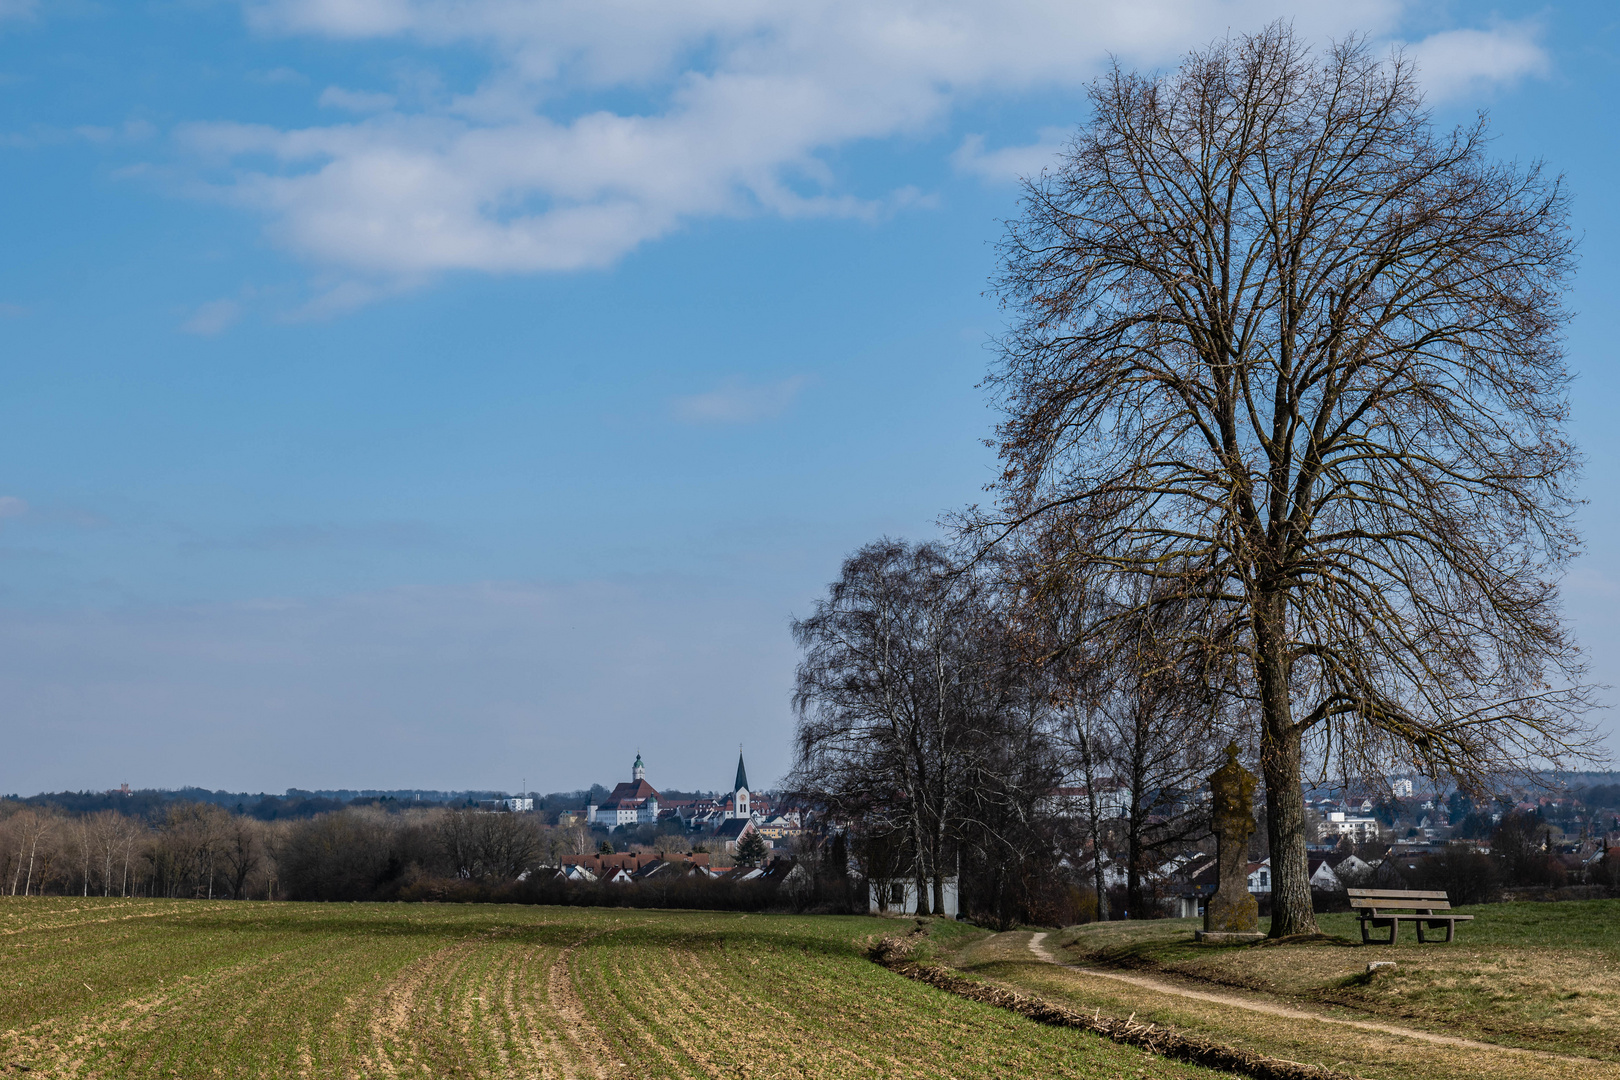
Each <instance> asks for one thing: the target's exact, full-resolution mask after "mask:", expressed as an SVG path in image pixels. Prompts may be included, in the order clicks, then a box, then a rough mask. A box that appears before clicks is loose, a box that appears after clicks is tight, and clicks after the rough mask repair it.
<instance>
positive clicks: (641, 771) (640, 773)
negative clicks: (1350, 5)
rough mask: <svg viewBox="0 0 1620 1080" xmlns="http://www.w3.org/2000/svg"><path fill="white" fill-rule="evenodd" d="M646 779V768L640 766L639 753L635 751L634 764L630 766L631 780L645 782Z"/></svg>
mask: <svg viewBox="0 0 1620 1080" xmlns="http://www.w3.org/2000/svg"><path fill="white" fill-rule="evenodd" d="M646 778H647V769H646V766H644V765H642V764H641V752H640V751H639V750H638V751H636V763H635V764H634V765H632V766H630V779H631V780H645V779H646Z"/></svg>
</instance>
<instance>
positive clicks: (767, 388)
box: [672, 375, 807, 424]
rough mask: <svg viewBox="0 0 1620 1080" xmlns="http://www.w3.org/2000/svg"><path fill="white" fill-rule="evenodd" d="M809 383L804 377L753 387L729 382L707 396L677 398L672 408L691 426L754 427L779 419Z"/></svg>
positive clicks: (738, 382) (757, 384) (727, 380)
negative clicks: (758, 423)
mask: <svg viewBox="0 0 1620 1080" xmlns="http://www.w3.org/2000/svg"><path fill="white" fill-rule="evenodd" d="M806 382H807V380H806V379H805V377H804V376H802V375H794V376H792V377H791V378H787V379H783V380H782V381H780V382H772V383H754V384H750V383H747V382H745V381H743V380H741V379H736V378H732V379H726V380H724V381H722V382H721V383H720V385H719V386H717V387H715V388H714V389H713V390H710V391H708V392H707V393H703V394H692V395H691V396H689V397H678V398H676V399H675V400H674V402H673V403H672V406H673V409H674V413H675V416H676V417H677V418H678V419H680V420H684V421H686V422H687V423H689V424H751V423H754V422H755V421H757V420H767V419H769V418H771V417H773V416H780V415H781V414H782V413H783V412H784V411H786V409H787V407H788V406H789V405H791V404H793V399H794V398H796V397H798V396H799V391H801V390H803V389H804V387H805V384H806Z"/></svg>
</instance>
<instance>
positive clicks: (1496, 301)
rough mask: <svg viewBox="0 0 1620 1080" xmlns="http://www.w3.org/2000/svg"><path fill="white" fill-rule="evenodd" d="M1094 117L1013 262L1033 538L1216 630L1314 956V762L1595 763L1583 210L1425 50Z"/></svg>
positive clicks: (1022, 474) (1293, 917)
mask: <svg viewBox="0 0 1620 1080" xmlns="http://www.w3.org/2000/svg"><path fill="white" fill-rule="evenodd" d="M1092 103H1093V105H1094V109H1095V115H1094V119H1093V120H1092V121H1091V122H1090V123H1089V124H1088V125H1086V126H1084V127H1082V129H1081V130H1080V131H1079V132H1078V133H1077V135H1076V137H1075V138H1074V140H1073V142H1072V143H1071V144H1070V146H1069V147H1068V149H1067V150H1066V152H1065V153H1064V155H1063V157H1062V158H1061V160H1060V162H1059V163H1058V164H1057V165H1056V167H1055V168H1054V169H1053V170H1051V171H1049V172H1047V173H1044V174H1043V175H1042V176H1041V177H1039V178H1037V179H1034V180H1031V181H1030V182H1029V183H1028V184H1027V187H1026V193H1025V199H1024V203H1023V210H1022V213H1021V215H1020V216H1019V217H1018V218H1017V219H1016V220H1014V221H1013V222H1011V223H1010V225H1009V229H1008V233H1007V236H1006V239H1005V241H1004V246H1003V252H1002V254H1003V256H1004V261H1003V272H1002V276H1001V278H1000V280H999V283H998V289H999V292H1000V295H1001V297H1002V298H1003V301H1004V303H1005V304H1006V305H1007V307H1008V308H1009V310H1010V312H1011V313H1012V316H1013V318H1012V321H1011V325H1010V329H1009V331H1008V332H1007V334H1006V336H1005V337H1004V339H1003V340H1002V342H1001V359H1000V362H999V364H998V365H997V366H996V368H995V369H994V370H993V372H992V374H991V378H990V382H991V385H992V387H993V388H994V389H995V390H996V391H997V392H998V394H999V397H1000V400H1001V402H1002V404H1003V406H1004V408H1005V410H1006V420H1005V422H1004V424H1003V426H1002V427H1001V429H1000V438H1001V454H1002V457H1003V460H1004V462H1005V474H1004V478H1003V492H1004V495H1005V507H1004V509H1005V510H1006V511H1007V513H1006V514H1005V515H1004V516H1005V518H1006V522H1007V524H1008V525H1010V526H1015V525H1019V524H1023V525H1028V526H1033V527H1039V525H1040V523H1041V521H1042V520H1043V517H1044V516H1045V515H1048V514H1051V513H1053V512H1054V511H1055V512H1056V513H1057V514H1058V515H1059V516H1060V517H1061V519H1062V520H1063V521H1065V522H1067V523H1072V522H1074V521H1081V522H1083V523H1084V525H1083V527H1082V528H1080V529H1079V530H1078V531H1077V535H1079V536H1082V537H1083V542H1081V543H1077V544H1075V545H1071V546H1070V547H1069V548H1068V549H1067V551H1068V554H1067V555H1066V556H1065V558H1066V559H1068V560H1070V561H1071V562H1072V564H1073V565H1071V566H1068V567H1065V568H1064V571H1065V572H1066V573H1074V574H1079V575H1083V576H1085V577H1086V578H1087V579H1088V580H1089V581H1091V582H1093V587H1095V588H1097V589H1099V590H1102V591H1104V592H1107V593H1110V594H1116V595H1136V596H1140V597H1144V598H1146V600H1145V601H1144V602H1146V603H1148V604H1157V603H1161V602H1173V603H1175V604H1178V605H1180V606H1182V607H1183V608H1188V607H1189V606H1190V607H1191V608H1194V609H1197V608H1198V607H1199V605H1202V611H1201V614H1200V617H1199V618H1198V619H1197V620H1196V624H1197V627H1198V630H1197V633H1198V634H1199V635H1200V637H1201V640H1200V641H1199V642H1198V643H1196V644H1197V646H1198V647H1199V648H1202V649H1205V650H1208V651H1209V653H1210V655H1213V656H1221V657H1225V658H1226V659H1227V661H1228V662H1230V663H1231V664H1232V665H1233V666H1234V676H1235V677H1237V678H1240V679H1241V685H1245V686H1246V687H1247V688H1248V689H1247V693H1248V694H1249V695H1250V699H1251V704H1252V706H1253V712H1254V714H1255V715H1256V717H1257V723H1258V728H1259V731H1258V739H1257V742H1258V744H1259V748H1260V765H1261V768H1262V771H1263V774H1264V780H1265V785H1266V799H1267V822H1268V830H1269V839H1270V844H1271V852H1272V865H1273V867H1274V871H1275V889H1274V893H1273V896H1274V913H1275V914H1274V916H1273V922H1272V934H1273V935H1274V936H1285V935H1289V934H1294V933H1301V932H1309V931H1311V930H1314V929H1315V919H1314V916H1313V914H1312V911H1311V900H1310V888H1309V883H1308V880H1307V876H1306V853H1305V844H1306V839H1307V838H1306V836H1305V813H1304V805H1303V797H1302V793H1301V780H1300V774H1301V768H1302V764H1303V763H1305V762H1306V761H1307V760H1310V759H1311V758H1312V756H1313V755H1314V756H1315V757H1316V758H1317V759H1318V760H1320V759H1321V758H1322V756H1323V755H1327V754H1341V755H1346V756H1348V757H1350V758H1355V759H1358V760H1360V761H1362V762H1363V764H1364V766H1366V767H1376V766H1377V764H1378V763H1380V762H1387V761H1389V760H1390V759H1399V760H1402V761H1405V762H1407V763H1410V764H1411V765H1414V766H1417V767H1421V768H1423V769H1425V770H1427V771H1429V772H1431V773H1436V774H1449V775H1450V776H1452V777H1454V778H1456V779H1458V780H1460V781H1463V782H1465V783H1470V782H1477V781H1478V780H1479V779H1480V778H1481V777H1482V776H1483V775H1484V774H1486V773H1487V772H1489V771H1490V770H1493V769H1496V768H1498V767H1500V766H1503V765H1505V764H1510V763H1513V762H1525V761H1530V760H1535V759H1538V758H1557V757H1559V756H1561V755H1564V754H1567V753H1570V752H1580V751H1581V750H1582V749H1583V747H1585V746H1586V745H1587V744H1586V742H1585V740H1586V738H1587V729H1586V728H1585V727H1584V726H1583V725H1582V723H1581V721H1580V719H1579V713H1580V710H1581V708H1582V707H1583V705H1584V703H1585V696H1584V694H1583V692H1582V691H1581V689H1580V688H1579V683H1580V680H1581V669H1580V666H1579V659H1578V657H1577V654H1576V650H1575V649H1574V647H1573V643H1572V641H1571V640H1570V638H1569V636H1568V635H1567V633H1566V631H1565V630H1564V628H1563V626H1562V624H1561V622H1560V619H1559V614H1558V608H1557V578H1558V575H1559V572H1560V568H1561V567H1562V566H1563V565H1564V563H1565V562H1566V560H1567V559H1568V558H1569V557H1570V556H1571V555H1572V554H1573V552H1574V551H1575V550H1576V546H1577V539H1576V536H1575V535H1574V532H1573V529H1572V525H1571V520H1570V512H1571V509H1572V505H1573V504H1572V491H1571V488H1572V484H1573V482H1574V480H1575V473H1576V471H1577V467H1578V458H1577V454H1576V452H1575V450H1574V448H1573V447H1572V446H1571V444H1570V442H1569V440H1568V438H1567V437H1566V435H1565V432H1564V425H1565V421H1566V416H1567V387H1568V381H1569V375H1568V372H1567V369H1566V367H1565V363H1564V357H1563V352H1562V346H1561V333H1560V332H1561V327H1562V325H1563V322H1564V320H1565V318H1566V314H1565V311H1564V309H1563V308H1562V306H1561V300H1562V296H1563V290H1564V285H1565V282H1566V280H1567V278H1568V275H1569V274H1570V273H1571V272H1572V241H1571V238H1570V234H1569V230H1568V225H1567V208H1566V196H1565V193H1564V191H1563V188H1562V186H1561V184H1560V182H1559V180H1558V179H1557V178H1555V177H1552V176H1549V175H1548V174H1547V173H1546V172H1545V171H1544V170H1543V168H1542V167H1541V166H1540V165H1539V164H1529V165H1526V166H1518V165H1513V164H1504V163H1500V162H1497V161H1495V160H1493V159H1492V158H1491V157H1490V156H1489V154H1488V142H1487V133H1486V126H1485V122H1484V120H1483V118H1482V119H1481V120H1480V121H1479V122H1477V123H1475V124H1473V125H1471V126H1468V127H1465V128H1462V129H1459V130H1456V131H1453V132H1449V133H1444V132H1437V131H1436V130H1435V129H1434V128H1433V126H1432V124H1431V121H1430V117H1429V115H1428V113H1427V112H1426V111H1425V108H1424V104H1423V100H1422V95H1421V92H1420V90H1419V86H1418V83H1417V76H1416V72H1415V71H1414V69H1413V67H1412V65H1411V63H1410V61H1408V60H1407V59H1406V58H1404V57H1403V56H1401V55H1399V54H1396V55H1393V56H1390V57H1388V58H1380V57H1378V56H1375V55H1374V54H1373V53H1372V52H1370V51H1369V49H1368V48H1367V47H1366V45H1365V44H1364V43H1361V42H1358V41H1349V42H1345V43H1341V44H1339V45H1336V46H1333V47H1331V48H1329V49H1327V50H1326V51H1324V52H1321V53H1313V52H1312V51H1311V50H1310V49H1309V48H1307V47H1306V46H1305V45H1303V44H1302V43H1301V42H1300V41H1298V40H1297V39H1296V38H1295V37H1294V36H1293V34H1292V32H1291V31H1290V29H1289V28H1288V27H1287V26H1285V25H1282V24H1278V25H1274V26H1272V27H1270V28H1268V29H1267V30H1265V31H1263V32H1262V33H1260V34H1257V35H1254V36H1250V37H1244V38H1239V39H1233V40H1228V41H1224V42H1220V43H1217V44H1215V45H1213V46H1211V47H1209V48H1207V49H1205V50H1203V51H1201V52H1198V53H1195V54H1193V55H1191V56H1189V57H1188V58H1187V60H1186V61H1185V62H1184V63H1183V64H1182V66H1181V67H1180V69H1179V70H1177V71H1175V72H1173V73H1169V74H1164V75H1153V76H1146V75H1140V74H1132V73H1127V72H1125V71H1122V70H1119V69H1117V68H1116V69H1115V70H1114V71H1112V72H1111V73H1110V74H1108V75H1107V76H1105V77H1104V78H1102V79H1101V80H1099V81H1098V82H1097V83H1096V84H1095V86H1094V88H1093V91H1092ZM1135 576H1146V577H1149V578H1155V579H1157V581H1156V584H1155V587H1153V588H1149V589H1135V590H1133V589H1129V588H1125V587H1122V586H1118V581H1119V579H1123V578H1130V577H1135ZM1110 577H1112V578H1114V579H1115V582H1114V583H1113V584H1110V583H1109V582H1108V581H1107V580H1105V579H1108V578H1110ZM1139 614H1140V613H1139V612H1133V611H1129V610H1126V611H1116V612H1114V613H1113V614H1112V615H1111V616H1110V618H1135V617H1138V616H1139Z"/></svg>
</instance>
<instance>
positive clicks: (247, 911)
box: [0, 898, 1217, 1080]
mask: <svg viewBox="0 0 1620 1080" xmlns="http://www.w3.org/2000/svg"><path fill="white" fill-rule="evenodd" d="M893 927H894V924H893V923H892V922H880V921H878V920H873V919H860V918H830V917H794V916H761V915H732V914H719V913H688V912H650V911H621V910H602V909H583V908H544V907H517V906H495V905H435V904H260V903H206V902H200V901H149V900H127V901H121V900H95V899H91V900H63V899H38V898H33V899H26V900H25V899H21V898H4V899H0V1073H3V1074H4V1075H8V1076H22V1075H29V1076H36V1077H39V1076H44V1077H63V1078H66V1077H106V1078H115V1077H116V1078H120V1080H122V1078H126V1077H153V1078H158V1077H163V1078H168V1077H267V1078H269V1077H274V1078H277V1080H280V1078H283V1077H310V1078H318V1080H328V1078H350V1077H353V1078H359V1077H379V1078H382V1077H401V1078H406V1077H409V1078H420V1077H446V1078H448V1077H500V1078H503V1080H504V1078H526V1077H536V1078H574V1077H591V1078H597V1077H611V1078H619V1077H657V1078H663V1077H693V1078H697V1077H705V1078H708V1077H712V1078H716V1080H720V1078H724V1080H737V1078H747V1080H753V1078H770V1077H782V1078H795V1080H798V1078H809V1077H825V1078H828V1080H833V1078H845V1077H896V1078H898V1077H1008V1076H1025V1075H1027V1076H1040V1077H1043V1078H1046V1077H1051V1078H1061V1077H1076V1078H1097V1080H1103V1078H1108V1080H1112V1078H1130V1080H1138V1078H1171V1077H1184V1078H1189V1080H1190V1078H1193V1077H1210V1076H1215V1075H1217V1074H1215V1073H1211V1072H1209V1071H1208V1070H1204V1069H1198V1068H1195V1067H1192V1066H1188V1065H1183V1064H1179V1063H1176V1062H1171V1061H1165V1060H1163V1059H1159V1058H1154V1057H1151V1056H1148V1055H1146V1054H1143V1053H1141V1052H1139V1051H1136V1050H1132V1049H1128V1048H1124V1047H1119V1046H1116V1045H1114V1044H1112V1043H1109V1042H1106V1041H1104V1040H1101V1039H1098V1038H1096V1037H1094V1036H1090V1035H1086V1034H1084V1033H1080V1032H1075V1031H1065V1030H1061V1029H1054V1028H1047V1027H1042V1026H1039V1025H1036V1024H1033V1023H1031V1022H1029V1021H1027V1020H1024V1019H1022V1018H1021V1017H1018V1016H1016V1015H1013V1014H1010V1013H1007V1012H1005V1011H1002V1010H999V1009H995V1008H993V1007H990V1006H986V1005H980V1004H977V1003H974V1002H970V1001H964V1000H962V999H960V998H954V997H951V996H949V995H946V994H943V993H941V992H939V991H937V990H934V989H932V988H930V987H928V986H924V985H921V984H918V983H915V982H911V981H909V980H906V979H904V978H901V977H899V976H897V975H894V974H892V973H890V972H888V971H885V970H883V969H882V968H879V967H877V966H876V965H874V964H872V963H870V962H868V961H867V960H865V959H864V958H863V957H862V956H861V954H860V952H859V950H858V944H859V942H860V941H861V940H862V939H864V938H866V937H867V936H868V935H870V934H873V933H874V932H878V931H880V930H884V929H893Z"/></svg>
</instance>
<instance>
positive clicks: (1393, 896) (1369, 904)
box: [1347, 889, 1474, 945]
mask: <svg viewBox="0 0 1620 1080" xmlns="http://www.w3.org/2000/svg"><path fill="white" fill-rule="evenodd" d="M1347 891H1348V892H1349V894H1350V907H1351V908H1352V909H1353V910H1354V911H1355V912H1356V914H1357V915H1358V916H1360V918H1361V941H1362V944H1364V945H1393V944H1395V936H1396V935H1397V934H1398V933H1399V932H1400V929H1401V923H1402V922H1409V923H1412V924H1414V925H1415V926H1416V927H1417V938H1418V941H1419V942H1426V941H1428V939H1427V938H1425V937H1424V936H1423V928H1424V926H1425V924H1426V925H1427V926H1428V928H1429V929H1430V930H1438V929H1440V927H1441V926H1442V925H1444V926H1445V928H1446V938H1445V940H1447V941H1450V940H1451V939H1452V937H1453V936H1454V935H1455V934H1456V930H1457V924H1458V923H1460V922H1470V921H1472V920H1473V918H1474V917H1473V916H1472V915H1453V914H1452V913H1451V903H1450V901H1448V900H1447V899H1446V894H1445V892H1444V891H1443V890H1442V891H1438V892H1429V891H1425V890H1422V889H1349V890H1347ZM1368 926H1377V927H1384V926H1387V927H1389V940H1388V941H1374V940H1373V938H1372V937H1371V936H1370V935H1369V934H1368V933H1367V928H1368Z"/></svg>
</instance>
